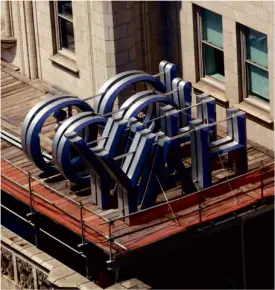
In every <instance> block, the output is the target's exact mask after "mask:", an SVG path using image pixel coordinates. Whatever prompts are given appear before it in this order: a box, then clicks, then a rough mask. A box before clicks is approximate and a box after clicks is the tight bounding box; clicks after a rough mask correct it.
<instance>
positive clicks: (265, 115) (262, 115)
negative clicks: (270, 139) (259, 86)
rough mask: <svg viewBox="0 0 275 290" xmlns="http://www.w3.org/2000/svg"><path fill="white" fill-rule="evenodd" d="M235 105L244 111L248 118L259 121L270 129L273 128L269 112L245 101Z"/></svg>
mask: <svg viewBox="0 0 275 290" xmlns="http://www.w3.org/2000/svg"><path fill="white" fill-rule="evenodd" d="M235 107H236V108H238V109H240V110H242V111H244V112H246V113H247V117H248V118H249V119H250V120H252V121H255V122H257V123H260V124H261V125H263V126H265V127H267V128H269V129H271V130H274V123H273V120H272V119H271V118H270V114H269V112H267V111H265V110H262V109H260V108H258V107H256V106H254V105H251V104H249V103H247V102H245V101H244V102H242V103H240V104H237V105H235Z"/></svg>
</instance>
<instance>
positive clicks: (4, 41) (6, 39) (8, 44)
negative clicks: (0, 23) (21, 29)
mask: <svg viewBox="0 0 275 290" xmlns="http://www.w3.org/2000/svg"><path fill="white" fill-rule="evenodd" d="M15 45H16V38H15V37H12V36H2V37H1V48H2V49H9V48H13V47H14V46H15Z"/></svg>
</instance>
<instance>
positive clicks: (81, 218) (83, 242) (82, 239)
mask: <svg viewBox="0 0 275 290" xmlns="http://www.w3.org/2000/svg"><path fill="white" fill-rule="evenodd" d="M79 209H80V223H81V242H82V245H84V244H85V238H84V221H83V204H82V202H80V203H79Z"/></svg>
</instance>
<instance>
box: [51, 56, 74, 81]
mask: <svg viewBox="0 0 275 290" xmlns="http://www.w3.org/2000/svg"><path fill="white" fill-rule="evenodd" d="M49 59H50V60H51V61H52V63H54V64H55V65H57V66H59V67H61V68H63V69H65V70H67V71H69V72H70V73H72V74H73V75H75V76H77V77H78V75H79V69H78V67H77V66H76V63H75V61H74V60H72V59H70V58H68V57H66V56H64V55H62V54H60V53H57V54H55V55H53V56H50V57H49Z"/></svg>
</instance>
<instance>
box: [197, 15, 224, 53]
mask: <svg viewBox="0 0 275 290" xmlns="http://www.w3.org/2000/svg"><path fill="white" fill-rule="evenodd" d="M202 25H203V40H206V41H208V42H210V43H212V44H214V45H216V46H218V47H223V36H222V17H221V15H219V14H217V13H214V12H211V11H209V10H206V9H203V10H202Z"/></svg>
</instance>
